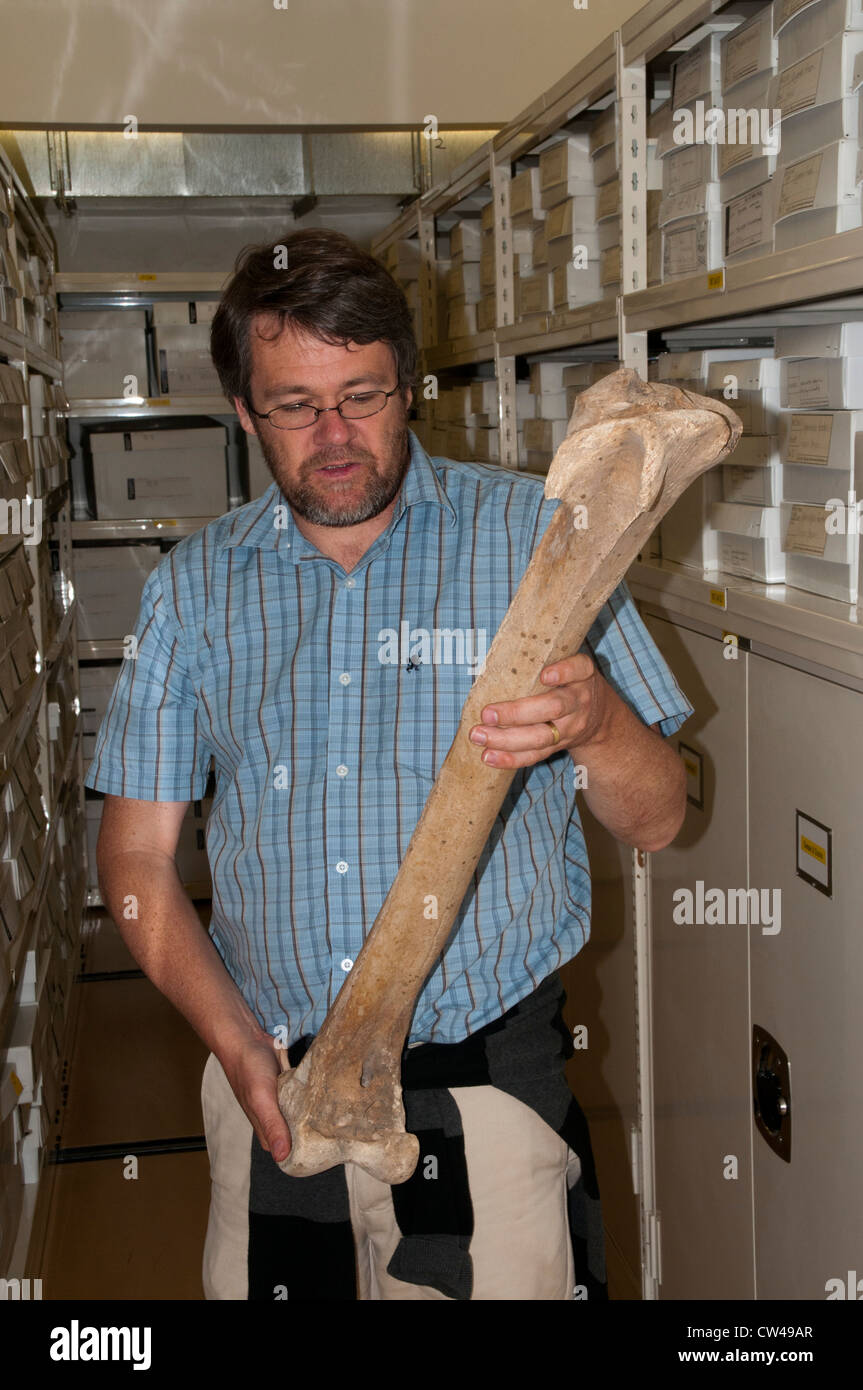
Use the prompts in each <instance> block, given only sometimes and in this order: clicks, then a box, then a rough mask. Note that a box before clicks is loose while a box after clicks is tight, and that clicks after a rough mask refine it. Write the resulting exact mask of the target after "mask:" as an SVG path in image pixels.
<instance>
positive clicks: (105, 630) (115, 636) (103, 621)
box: [74, 545, 162, 642]
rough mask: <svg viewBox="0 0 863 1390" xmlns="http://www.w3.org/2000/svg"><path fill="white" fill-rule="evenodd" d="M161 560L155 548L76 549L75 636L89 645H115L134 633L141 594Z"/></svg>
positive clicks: (145, 546) (127, 546) (148, 546)
mask: <svg viewBox="0 0 863 1390" xmlns="http://www.w3.org/2000/svg"><path fill="white" fill-rule="evenodd" d="M161 558H162V556H161V555H160V553H159V547H158V546H157V545H123V546H98V547H95V546H94V547H93V548H91V549H86V548H84V547H82V546H78V547H77V548H76V550H75V551H74V562H75V571H74V584H75V595H76V597H77V599H78V636H79V637H81V638H86V639H87V640H88V641H91V642H98V641H118V640H120V639H122V638H123V637H126V636H128V635H129V634H130V633H133V632H134V631H135V623H136V621H137V617H138V609H139V607H140V603H141V590H142V589H143V587H144V584H145V582H146V580H147V578H148V576H149V575H150V573H151V571H152V570H154V569H155V568H156V566H157V565H158V563H159V561H160V560H161Z"/></svg>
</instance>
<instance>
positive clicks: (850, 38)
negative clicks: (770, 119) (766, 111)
mask: <svg viewBox="0 0 863 1390" xmlns="http://www.w3.org/2000/svg"><path fill="white" fill-rule="evenodd" d="M861 51H863V32H860V33H841V34H837V35H836V37H835V38H832V39H830V40H829V41H828V42H827V43H825V44H824V45H823V47H820V48H816V49H815V50H814V51H813V52H809V53H807V54H806V55H805V56H804V57H800V58H798V59H795V60H792V61H790V62H788V63H785V62H783V61H782V45H781V42H780V70H779V72H778V73H777V74H776V75H775V76H774V77H773V78H772V79H771V82H770V87H769V92H768V104H769V106H770V107H771V109H772V108H774V107H775V108H778V109H779V110H780V111H781V113H782V146H783V150H784V151H785V154H786V156H787V139H786V136H787V131H786V122H787V121H790V120H792V119H793V118H794V117H795V116H799V115H800V114H801V113H802V112H804V111H807V110H809V109H810V108H811V107H817V106H823V105H826V104H828V103H832V102H835V101H838V100H839V99H840V98H841V97H850V96H851V94H852V92H853V90H854V85H853V76H854V64H855V60H856V58H857V55H858V54H859V53H860V52H861ZM823 143H827V142H823ZM792 157H793V156H792Z"/></svg>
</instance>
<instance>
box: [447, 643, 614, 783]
mask: <svg viewBox="0 0 863 1390" xmlns="http://www.w3.org/2000/svg"><path fill="white" fill-rule="evenodd" d="M541 679H542V682H543V684H544V685H546V686H548V690H547V691H545V692H543V694H542V695H528V696H526V697H525V698H524V699H522V700H504V701H503V702H502V703H501V704H498V705H484V706H483V709H482V720H483V722H482V723H481V724H475V725H474V726H473V728H472V729H471V731H470V740H471V742H472V743H475V744H477V745H479V746H483V748H484V751H483V753H482V760H483V762H484V763H488V764H489V765H490V766H491V767H500V768H509V767H513V768H514V767H532V766H533V764H534V763H541V762H542V761H543V760H544V759H545V758H548V757H550V756H551V754H552V753H561V752H568V753H570V754H571V755H572V754H574V750H575V749H577V748H580V747H583V746H584V745H585V744H587V743H590V742H592V741H593V740H594V739H596V738H597V736H598V735H600V734H601V731H602V728H603V725H604V723H605V721H606V718H607V716H608V714H609V705H610V703H611V702H610V700H609V695H610V690H609V687H608V686H607V685H606V682H605V680H604V679H603V677H602V676H601V675H600V673H599V672H598V671H597V669H596V666H595V664H594V662H593V661H592V660H591V658H590V657H589V656H588V655H587V653H586V652H579V653H578V655H577V656H569V657H566V658H565V659H564V660H563V661H555V662H553V663H552V664H551V665H550V666H546V667H544V668H543V670H542V673H541ZM548 720H552V721H553V723H554V724H556V725H557V728H558V729H559V730H560V741H559V742H556V741H555V737H554V731H553V730H552V729H551V728H550V727H549V725H548V723H547V721H548Z"/></svg>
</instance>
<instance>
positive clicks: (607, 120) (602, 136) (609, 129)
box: [590, 101, 617, 156]
mask: <svg viewBox="0 0 863 1390" xmlns="http://www.w3.org/2000/svg"><path fill="white" fill-rule="evenodd" d="M616 140H617V102H616V101H612V102H610V103H609V105H608V106H606V108H605V110H604V111H601V112H600V113H599V115H598V116H596V117H595V118H594V122H593V125H592V126H591V127H590V153H591V156H594V155H597V154H599V152H600V150H604V149H607V147H608V146H609V145H613V144H614V143H615V142H616Z"/></svg>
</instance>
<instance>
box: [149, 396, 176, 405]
mask: <svg viewBox="0 0 863 1390" xmlns="http://www.w3.org/2000/svg"><path fill="white" fill-rule="evenodd" d="M147 404H148V405H170V404H171V397H170V396H148V397H147Z"/></svg>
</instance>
